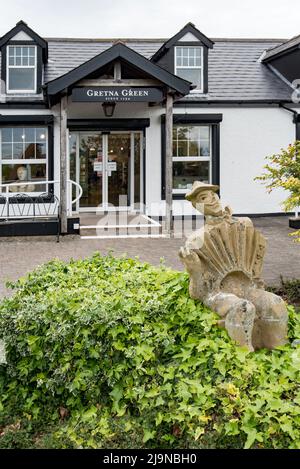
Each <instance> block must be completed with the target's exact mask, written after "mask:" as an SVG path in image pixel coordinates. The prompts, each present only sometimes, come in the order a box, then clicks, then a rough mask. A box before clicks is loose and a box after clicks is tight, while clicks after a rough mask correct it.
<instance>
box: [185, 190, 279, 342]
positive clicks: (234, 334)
mask: <svg viewBox="0 0 300 469" xmlns="http://www.w3.org/2000/svg"><path fill="white" fill-rule="evenodd" d="M218 189H219V187H218V186H216V185H212V184H204V183H202V182H199V181H196V182H194V184H193V187H192V190H191V191H190V192H189V193H188V194H187V195H186V199H187V200H189V201H190V202H191V203H192V205H193V206H194V207H195V208H196V209H197V210H198V211H200V212H201V213H203V214H204V216H205V224H204V227H202V228H201V229H200V230H197V231H195V232H194V233H192V234H191V235H190V236H189V237H188V238H187V240H186V243H185V246H184V247H182V248H181V249H180V251H179V256H180V258H181V260H182V262H183V263H184V265H185V267H186V269H187V271H188V273H189V275H190V295H191V296H192V298H197V299H199V300H201V301H202V302H203V303H204V304H205V305H206V306H208V307H209V308H211V309H212V310H213V311H216V312H217V313H218V315H219V316H220V318H221V319H220V321H219V325H220V326H221V327H225V328H226V330H227V331H228V334H229V336H230V337H231V338H232V339H234V340H235V341H236V342H238V343H239V344H240V345H241V346H246V347H248V349H249V350H251V351H253V350H256V349H260V348H268V349H273V348H274V347H277V346H279V345H284V344H285V343H286V341H287V321H288V313H287V309H286V305H285V303H284V301H283V300H282V299H281V298H280V297H279V296H277V295H275V294H273V293H270V292H267V291H265V290H264V289H263V281H262V279H261V271H262V266H263V259H264V253H265V247H266V240H265V238H264V236H263V235H262V234H261V233H260V232H259V231H258V230H256V229H255V228H254V226H253V224H252V222H251V220H250V219H249V218H235V217H233V216H232V211H231V209H230V208H229V207H225V208H224V210H223V209H222V205H221V203H220V199H219V197H218V195H217V191H218Z"/></svg>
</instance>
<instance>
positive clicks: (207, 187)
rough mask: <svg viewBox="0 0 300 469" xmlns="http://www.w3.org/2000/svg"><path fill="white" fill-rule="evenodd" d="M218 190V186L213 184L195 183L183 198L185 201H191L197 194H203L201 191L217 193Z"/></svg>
mask: <svg viewBox="0 0 300 469" xmlns="http://www.w3.org/2000/svg"><path fill="white" fill-rule="evenodd" d="M218 190H219V186H217V185H215V184H207V183H205V182H201V181H195V182H194V184H193V187H192V189H191V191H190V192H188V193H187V194H186V196H185V198H186V199H187V200H193V199H194V198H195V197H196V195H198V194H199V192H203V191H213V192H217V191H218Z"/></svg>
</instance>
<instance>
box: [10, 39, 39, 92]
mask: <svg viewBox="0 0 300 469" xmlns="http://www.w3.org/2000/svg"><path fill="white" fill-rule="evenodd" d="M7 51H8V57H7V90H6V91H7V93H36V82H37V79H36V78H37V66H36V65H37V48H36V46H28V45H26V46H25V45H24V46H8V48H7Z"/></svg>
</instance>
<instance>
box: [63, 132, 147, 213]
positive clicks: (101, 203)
mask: <svg viewBox="0 0 300 469" xmlns="http://www.w3.org/2000/svg"><path fill="white" fill-rule="evenodd" d="M141 144H142V134H141V132H111V133H101V132H77V133H74V132H72V133H70V138H69V155H70V179H73V180H74V181H76V182H78V183H79V184H80V186H81V187H82V190H83V194H82V197H81V199H80V201H79V202H78V203H77V207H73V209H75V210H76V211H79V210H81V211H91V210H116V209H122V208H124V207H125V208H126V207H130V206H131V207H134V206H135V208H140V207H139V206H140V202H141V194H142V190H143V188H142V181H143V178H142V177H141V176H142V171H143V162H142V158H141V156H142V146H141ZM73 195H75V194H73Z"/></svg>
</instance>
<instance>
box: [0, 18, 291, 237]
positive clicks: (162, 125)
mask: <svg viewBox="0 0 300 469" xmlns="http://www.w3.org/2000/svg"><path fill="white" fill-rule="evenodd" d="M299 44H300V37H297V38H294V39H292V40H290V41H283V40H278V39H277V40H275V39H274V40H273V39H270V40H267V39H264V40H260V39H249V40H248V39H240V40H239V39H213V40H211V39H208V38H207V37H206V36H205V35H204V34H203V33H201V32H200V31H199V30H198V29H196V27H195V26H194V25H193V24H191V23H189V24H187V25H186V26H185V27H184V28H183V29H182V30H180V31H179V32H178V33H177V34H175V36H173V37H172V38H171V39H167V40H165V39H126V40H115V39H61V38H51V39H43V38H41V37H40V36H39V35H38V34H37V33H36V32H34V31H33V30H32V29H30V28H29V27H28V26H27V25H26V24H25V23H24V22H22V21H20V22H19V23H18V24H17V25H16V26H15V27H14V28H13V29H12V30H10V31H9V32H8V33H7V34H5V35H4V36H3V37H2V38H1V39H0V48H1V89H0V192H1V193H2V196H0V218H2V219H7V218H9V217H8V216H7V209H9V210H10V212H9V214H8V215H12V214H13V209H14V204H13V202H11V203H10V202H9V200H10V199H11V200H12V201H13V200H14V197H15V198H16V194H19V193H22V194H23V196H24V200H23V202H24V201H25V202H26V200H25V199H26V197H27V198H28V200H29V199H30V198H31V201H33V203H34V202H35V201H36V200H37V199H38V197H39V195H40V194H42V193H45V192H46V193H47V194H50V195H49V197H50V198H51V194H55V196H56V197H57V199H58V200H59V203H60V209H61V220H62V232H67V230H69V231H72V230H73V227H74V220H76V217H77V219H78V218H80V213H81V212H84V211H85V212H86V211H88V212H93V211H95V210H97V211H104V210H111V209H114V210H116V209H117V210H121V209H124V206H125V207H128V208H129V209H132V210H142V211H146V212H147V213H148V214H150V215H151V216H157V215H158V214H159V213H164V211H165V209H164V204H165V197H166V193H167V197H168V198H169V199H167V200H170V197H171V191H170V190H169V191H168V190H167V191H166V188H167V189H168V187H170V188H171V184H172V186H173V188H172V198H173V214H174V215H177V214H181V213H185V214H189V213H192V212H191V209H190V206H189V204H188V203H187V202H186V201H185V200H184V196H185V193H186V192H187V191H188V190H189V189H190V187H191V185H192V183H193V181H194V180H202V181H210V182H212V183H215V184H219V186H220V196H221V199H222V202H223V203H224V204H230V205H231V206H232V207H233V208H234V211H235V213H237V214H248V215H254V214H261V215H262V214H276V213H280V212H282V208H281V205H280V204H281V202H282V200H283V199H284V198H285V194H284V193H283V192H282V191H281V190H277V191H274V192H273V193H271V194H267V193H266V190H265V187H264V186H262V185H260V184H259V183H258V182H257V181H254V178H255V176H258V175H260V174H261V173H262V170H263V165H264V164H265V160H264V158H265V156H267V155H270V154H273V153H275V152H278V151H279V150H280V149H281V148H282V147H287V145H288V144H290V143H292V142H293V141H294V140H295V139H296V138H298V139H300V127H299V126H300V123H299V122H300V118H299V117H298V114H297V104H296V103H295V101H297V100H296V99H295V98H297V96H295V93H296V92H295V86H294V85H293V82H294V80H296V79H297V78H298V72H300V67H299V63H300V62H299V58H300V57H299V55H300V50H299ZM294 84H295V83H294ZM166 106H168V113H167V116H168V117H167V119H166ZM172 115H173V140H172V138H169V139H168V138H167V135H168V129H170V128H171V127H170V126H171V125H172V120H171V119H172ZM166 130H167V133H166ZM171 153H172V154H171ZM171 160H172V163H171ZM168 163H169V164H168ZM170 164H172V171H173V180H172V181H171V178H170V176H171V172H170V168H171V166H170ZM168 168H169V170H168ZM168 174H169V176H168ZM53 181H54V182H53ZM71 181H73V182H71ZM81 189H82V196H81V197H80V198H78V197H79V195H80V194H81ZM120 196H121V198H120ZM76 199H77V200H76ZM49 200H50V199H49ZM72 200H73V201H74V200H76V201H75V202H74V203H73V204H72ZM25 202H24V204H25ZM9 205H11V206H10V208H9ZM24 206H26V204H25V205H24ZM74 217H75V218H74ZM68 219H69V222H68ZM3 226H4V224H2V225H1V228H0V230H1V229H2V233H4V234H5V233H6V234H7V231H5V228H3ZM22 229H23V228H22V224H18V228H16V231H13V234H16V233H20V230H21V231H22ZM41 229H42V230H44V231H45V232H46V231H47V228H46V227H45V225H43V227H42V228H41ZM10 230H12V228H10ZM13 230H15V228H14V229H13ZM28 233H29V232H28ZM10 234H11V233H10ZM29 234H30V233H29Z"/></svg>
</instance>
